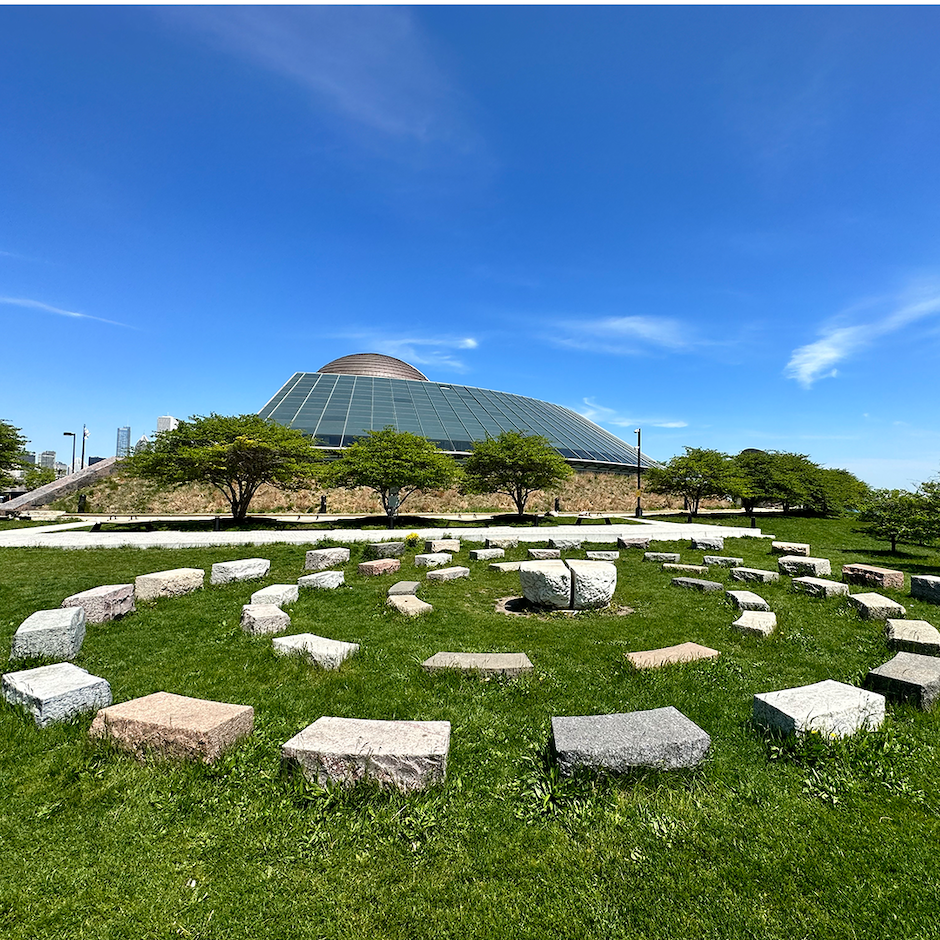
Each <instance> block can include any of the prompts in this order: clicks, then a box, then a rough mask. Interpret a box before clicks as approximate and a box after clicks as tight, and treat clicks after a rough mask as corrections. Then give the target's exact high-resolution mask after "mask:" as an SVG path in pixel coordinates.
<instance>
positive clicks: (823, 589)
mask: <svg viewBox="0 0 940 940" xmlns="http://www.w3.org/2000/svg"><path fill="white" fill-rule="evenodd" d="M790 587H791V588H792V589H793V590H794V591H797V592H802V593H803V594H811V595H812V596H813V597H842V596H845V595H847V594H848V593H849V586H848V585H847V584H843V583H842V582H841V581H829V580H827V579H826V578H794V579H793V580H792V581H791V582H790Z"/></svg>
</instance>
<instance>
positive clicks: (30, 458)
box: [23, 450, 36, 467]
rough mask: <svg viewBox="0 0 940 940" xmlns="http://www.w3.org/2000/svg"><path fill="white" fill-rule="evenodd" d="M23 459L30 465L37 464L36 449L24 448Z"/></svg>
mask: <svg viewBox="0 0 940 940" xmlns="http://www.w3.org/2000/svg"><path fill="white" fill-rule="evenodd" d="M23 460H25V461H26V463H28V464H29V465H30V466H32V467H35V466H36V451H34V450H24V451H23Z"/></svg>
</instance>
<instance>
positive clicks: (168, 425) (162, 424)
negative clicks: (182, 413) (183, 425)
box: [157, 415, 180, 434]
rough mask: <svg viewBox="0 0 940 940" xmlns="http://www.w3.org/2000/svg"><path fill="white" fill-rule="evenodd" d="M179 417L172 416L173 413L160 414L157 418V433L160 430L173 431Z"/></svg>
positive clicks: (177, 424)
mask: <svg viewBox="0 0 940 940" xmlns="http://www.w3.org/2000/svg"><path fill="white" fill-rule="evenodd" d="M179 423H180V422H179V418H174V417H173V415H160V417H159V418H157V433H158V434H159V433H160V431H175V430H176V428H177V427H178V426H179Z"/></svg>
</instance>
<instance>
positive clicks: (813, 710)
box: [754, 679, 885, 738]
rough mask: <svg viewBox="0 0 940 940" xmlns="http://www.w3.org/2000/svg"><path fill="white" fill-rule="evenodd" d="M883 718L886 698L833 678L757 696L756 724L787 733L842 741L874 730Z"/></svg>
mask: <svg viewBox="0 0 940 940" xmlns="http://www.w3.org/2000/svg"><path fill="white" fill-rule="evenodd" d="M884 719H885V697H884V696H883V695H880V694H878V693H876V692H869V691H867V690H865V689H859V688H856V687H855V686H854V685H846V684H845V683H844V682H836V681H835V680H834V679H824V680H823V681H822V682H814V683H812V684H811V685H802V686H797V687H796V688H792V689H782V690H780V691H778V692H762V693H759V694H757V695H755V696H754V722H755V724H758V725H762V726H764V727H767V728H773V729H775V730H777V731H781V732H783V733H784V734H803V733H805V732H809V731H815V732H818V733H819V734H822V735H825V736H826V737H832V738H841V737H845V736H847V735H850V734H854V733H855V732H856V731H859V730H862V729H867V730H870V731H874V730H876V729H877V728H880V727H881V725H882V723H883V722H884Z"/></svg>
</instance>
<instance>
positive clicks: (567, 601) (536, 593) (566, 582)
mask: <svg viewBox="0 0 940 940" xmlns="http://www.w3.org/2000/svg"><path fill="white" fill-rule="evenodd" d="M519 584H520V585H521V587H522V593H523V595H524V596H525V599H526V600H527V601H529V603H530V604H539V605H541V606H543V607H554V608H556V609H564V608H570V606H571V569H570V568H569V567H568V566H567V565H566V564H565V563H564V562H563V561H561V560H558V559H556V560H551V559H550V560H548V561H526V562H523V563H522V564H521V565H520V566H519Z"/></svg>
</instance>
